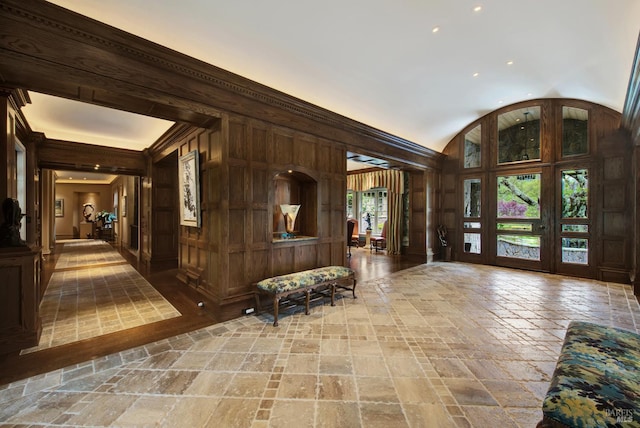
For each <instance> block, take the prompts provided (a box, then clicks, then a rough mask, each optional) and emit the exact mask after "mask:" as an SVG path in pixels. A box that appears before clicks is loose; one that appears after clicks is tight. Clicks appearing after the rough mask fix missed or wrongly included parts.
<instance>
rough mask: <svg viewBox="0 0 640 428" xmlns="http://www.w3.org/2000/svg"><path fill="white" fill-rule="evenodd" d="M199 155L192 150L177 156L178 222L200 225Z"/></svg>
mask: <svg viewBox="0 0 640 428" xmlns="http://www.w3.org/2000/svg"><path fill="white" fill-rule="evenodd" d="M199 169H200V157H199V154H198V151H197V150H193V151H191V152H189V153H187V154H186V155H184V156H181V157H180V158H178V178H179V186H180V187H179V189H178V193H179V194H180V208H179V211H180V224H181V225H182V226H191V227H200V172H199Z"/></svg>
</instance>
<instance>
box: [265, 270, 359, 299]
mask: <svg viewBox="0 0 640 428" xmlns="http://www.w3.org/2000/svg"><path fill="white" fill-rule="evenodd" d="M353 275H354V271H353V270H352V269H349V268H347V267H343V266H327V267H322V268H317V269H309V270H305V271H302V272H295V273H289V274H286V275H280V276H274V277H273V278H267V279H263V280H262V281H260V282H258V283H257V284H256V285H257V287H258V288H259V289H260V290H263V291H267V292H269V293H274V294H280V293H284V292H287V291H292V290H297V289H301V288H306V287H312V286H314V285H318V284H321V283H324V282H329V281H334V280H338V279H344V278H349V277H351V276H353Z"/></svg>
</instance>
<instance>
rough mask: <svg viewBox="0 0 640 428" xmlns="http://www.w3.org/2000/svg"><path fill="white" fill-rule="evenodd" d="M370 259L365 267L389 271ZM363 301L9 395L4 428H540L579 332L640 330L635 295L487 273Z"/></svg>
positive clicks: (206, 332)
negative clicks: (24, 427)
mask: <svg viewBox="0 0 640 428" xmlns="http://www.w3.org/2000/svg"><path fill="white" fill-rule="evenodd" d="M365 251H366V250H362V249H360V250H358V252H357V254H358V253H359V255H360V256H362V258H361V259H360V262H361V263H362V264H363V265H365V266H366V265H367V263H368V262H367V261H366V260H370V262H371V263H374V262H375V261H376V260H388V259H382V257H386V256H384V255H381V254H378V256H381V257H380V258H379V259H377V258H374V257H372V256H371V255H370V253H369V254H367V253H368V252H365ZM356 260H357V259H353V260H352V263H353V262H355V261H356ZM373 269H374V268H373V267H371V268H370V269H369V271H371V270H373ZM363 276H364V275H363ZM357 295H358V298H357V299H355V300H354V299H352V298H350V297H349V295H348V293H347V294H345V295H344V296H343V298H341V299H339V300H338V302H337V305H336V306H335V307H331V306H330V305H328V304H325V305H317V306H314V307H313V308H312V310H311V314H310V315H309V316H305V315H304V314H300V313H297V314H293V315H285V316H282V317H281V319H280V326H279V327H278V328H274V327H273V326H272V324H271V323H272V317H271V316H270V315H269V314H264V315H260V316H249V317H243V318H239V319H236V320H233V321H228V322H224V323H219V324H215V325H210V326H207V327H204V328H201V329H198V330H194V331H190V332H185V333H181V334H176V335H174V336H171V337H169V338H165V339H161V340H157V341H155V342H153V343H150V344H148V345H144V346H133V347H131V348H130V349H126V350H123V351H120V352H115V353H113V354H111V355H108V356H104V357H98V358H95V359H93V360H88V359H87V360H86V361H85V362H83V363H80V364H78V365H74V366H71V367H67V368H65V369H61V370H53V371H51V372H49V373H46V374H43V375H40V376H35V377H32V378H29V379H25V380H22V381H17V382H14V383H11V384H8V385H4V386H1V387H0V408H1V409H2V410H0V422H1V423H9V424H37V425H46V424H60V425H65V426H81V425H86V424H91V425H92V426H113V425H119V426H125V425H129V426H139V425H158V426H194V427H199V426H224V427H254V428H258V427H286V426H291V423H292V421H295V422H296V426H301V427H302V426H305V427H313V426H317V427H320V426H327V427H338V426H345V427H353V426H366V427H378V426H379V427H385V428H386V427H423V426H430V427H451V426H459V427H479V428H485V427H488V426H501V427H504V428H508V427H531V426H535V424H536V423H537V422H538V421H539V419H540V417H541V412H540V405H541V401H542V398H543V396H544V394H545V392H546V389H547V387H548V382H549V378H550V375H551V373H552V372H553V369H554V367H555V361H556V358H557V353H558V351H559V349H560V346H561V344H562V340H563V336H564V331H565V328H566V326H567V324H568V323H569V321H570V320H586V321H593V322H597V323H601V324H605V325H613V326H617V327H622V328H627V329H630V330H633V331H639V330H638V323H639V322H640V306H639V305H638V301H637V300H636V298H635V296H634V295H633V293H632V290H631V287H630V286H628V285H621V284H613V283H603V282H598V281H591V280H583V279H577V278H570V277H564V276H558V275H548V274H540V273H535V272H528V271H519V270H510V269H504V268H496V267H491V266H482V265H469V264H464V263H441V262H434V263H430V264H428V265H425V264H420V265H417V266H414V267H410V268H408V269H404V270H401V271H398V272H395V273H386V274H384V275H380V276H378V275H372V276H371V277H370V278H368V279H363V280H361V281H359V283H358V287H357ZM183 316H184V315H183ZM120 336H121V337H125V336H127V335H123V334H120ZM45 352H47V351H42V352H37V353H34V354H32V355H36V354H42V353H45Z"/></svg>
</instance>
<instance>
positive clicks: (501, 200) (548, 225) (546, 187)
mask: <svg viewBox="0 0 640 428" xmlns="http://www.w3.org/2000/svg"><path fill="white" fill-rule="evenodd" d="M554 193H555V189H554V186H553V173H552V171H551V170H550V168H549V167H540V168H513V169H509V170H505V171H500V172H494V173H491V174H490V179H489V205H490V206H489V207H488V213H489V218H490V221H489V225H488V226H489V233H488V239H489V243H488V244H489V249H488V250H489V258H490V259H492V260H491V261H492V264H495V265H497V266H505V267H513V268H519V269H529V270H536V271H543V272H550V271H552V270H553V265H554V251H553V246H554V238H553V236H554V231H553V224H552V219H553V215H554Z"/></svg>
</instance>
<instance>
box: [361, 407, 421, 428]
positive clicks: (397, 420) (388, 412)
mask: <svg viewBox="0 0 640 428" xmlns="http://www.w3.org/2000/svg"><path fill="white" fill-rule="evenodd" d="M360 414H361V417H362V426H364V427H368V428H403V427H408V426H409V423H408V421H407V419H406V417H405V415H404V412H403V411H402V407H401V406H400V405H399V404H396V403H389V404H388V403H362V404H361V405H360Z"/></svg>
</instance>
